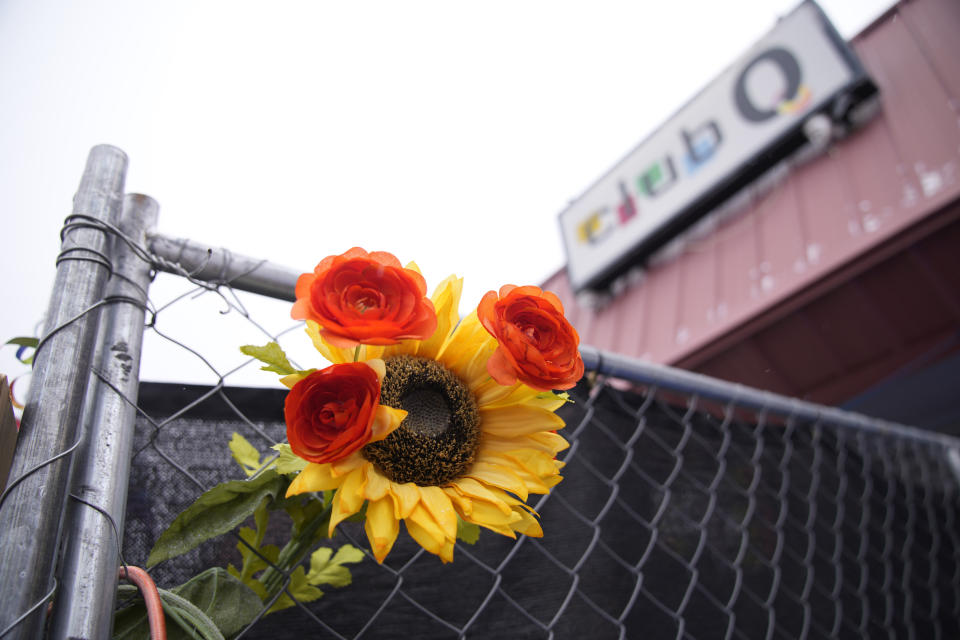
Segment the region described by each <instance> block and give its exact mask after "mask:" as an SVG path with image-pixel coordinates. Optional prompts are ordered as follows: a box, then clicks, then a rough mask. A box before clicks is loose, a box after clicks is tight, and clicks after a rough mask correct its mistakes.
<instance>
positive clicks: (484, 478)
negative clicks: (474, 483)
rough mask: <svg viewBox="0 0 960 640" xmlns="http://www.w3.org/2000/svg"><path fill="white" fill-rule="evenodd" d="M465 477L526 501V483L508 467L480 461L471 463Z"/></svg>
mask: <svg viewBox="0 0 960 640" xmlns="http://www.w3.org/2000/svg"><path fill="white" fill-rule="evenodd" d="M466 475H467V477H470V478H474V479H476V480H480V481H481V482H483V483H485V484H488V485H491V486H494V487H499V488H500V489H504V490H506V491H509V492H511V493H515V494H516V495H518V496H520V499H521V500H526V499H527V496H528V492H527V485H526V483H525V482H524V481H523V480H521V479H520V477H519V476H518V475H517V474H516V473H514V472H513V470H512V469H511V468H510V467H506V466H501V465H498V464H491V463H489V462H484V461H482V460H480V461H477V462H474V463H473V466H471V467H470V469H469V470H468V471H467V473H466Z"/></svg>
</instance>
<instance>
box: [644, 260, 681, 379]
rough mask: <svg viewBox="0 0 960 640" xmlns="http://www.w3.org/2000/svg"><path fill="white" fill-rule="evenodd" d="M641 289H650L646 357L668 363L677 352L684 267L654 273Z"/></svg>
mask: <svg viewBox="0 0 960 640" xmlns="http://www.w3.org/2000/svg"><path fill="white" fill-rule="evenodd" d="M641 286H645V287H648V288H649V289H650V290H649V291H648V292H647V295H648V296H649V299H650V300H655V301H656V302H655V303H653V304H652V306H651V307H650V311H651V313H650V314H648V317H647V328H646V332H647V345H646V350H645V351H646V353H647V354H648V357H649V358H650V359H652V360H653V361H654V362H664V361H665V360H666V359H667V358H669V357H670V354H671V353H673V352H674V351H675V350H676V338H677V307H678V301H679V294H680V292H679V287H680V264H679V262H678V261H677V260H671V261H670V262H668V263H666V264H663V265H659V266H658V267H656V268H655V269H651V270H650V277H649V278H647V281H646V282H644V283H643V284H642V285H641Z"/></svg>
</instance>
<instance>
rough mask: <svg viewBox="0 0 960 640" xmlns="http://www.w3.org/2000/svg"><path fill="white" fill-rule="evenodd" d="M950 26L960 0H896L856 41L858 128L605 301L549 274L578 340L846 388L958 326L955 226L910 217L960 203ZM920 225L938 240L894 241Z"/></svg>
mask: <svg viewBox="0 0 960 640" xmlns="http://www.w3.org/2000/svg"><path fill="white" fill-rule="evenodd" d="M958 34H960V2H957V1H956V0H914V1H910V2H902V3H900V4H898V5H897V6H896V7H894V8H893V9H892V10H891V11H890V12H888V13H887V14H885V15H884V16H883V17H882V18H881V19H880V20H878V21H877V22H876V23H875V24H873V25H871V26H870V27H869V28H868V29H866V30H865V31H864V32H863V33H861V34H860V35H859V36H857V37H856V38H854V39H853V41H852V43H851V44H852V46H853V48H854V50H855V51H856V52H857V54H858V55H859V56H860V58H861V60H862V62H863V64H864V66H865V67H866V68H867V70H868V72H869V73H870V75H871V76H872V77H873V79H874V80H875V82H876V83H877V85H878V86H879V88H880V96H881V97H880V101H881V106H882V109H881V112H880V114H879V115H878V116H877V117H875V118H874V119H873V120H872V121H871V122H870V123H868V124H867V125H866V126H865V127H864V128H863V129H862V130H860V131H858V132H856V133H854V134H853V135H852V136H850V137H849V138H848V139H846V140H843V141H841V142H839V143H837V144H835V145H834V146H833V147H832V148H831V149H830V150H829V151H828V152H827V153H826V154H825V155H823V156H821V157H820V158H817V159H815V160H813V161H811V162H808V163H806V164H802V165H797V166H793V167H790V169H789V170H788V171H787V172H786V174H785V175H784V176H783V177H781V178H779V184H777V185H776V186H774V187H773V188H772V189H768V190H767V191H766V192H765V193H764V194H763V195H756V194H753V195H752V196H751V198H749V199H748V204H747V205H746V206H745V207H744V208H743V209H742V210H740V211H738V212H736V213H734V214H728V217H727V218H726V219H725V220H723V221H720V222H717V223H716V228H715V229H714V230H713V231H712V232H711V233H709V234H706V235H702V237H699V238H697V239H690V240H688V241H687V242H686V243H685V245H684V246H683V249H682V250H681V251H680V252H679V253H678V254H677V255H675V256H673V257H672V258H670V257H666V256H661V257H660V259H654V260H653V261H652V262H651V265H652V266H650V267H649V268H648V269H647V271H646V275H645V278H644V279H643V280H642V281H641V282H640V283H638V284H633V285H631V286H628V287H627V288H626V290H625V291H623V292H622V293H620V294H619V295H618V296H617V297H616V298H615V299H614V300H613V301H612V302H611V303H610V304H609V305H608V306H607V307H606V308H604V309H602V310H600V311H593V310H589V309H586V308H581V307H578V305H577V303H576V302H575V300H574V297H573V294H572V291H571V290H570V288H569V286H568V284H567V280H566V274H565V272H563V271H561V272H559V273H558V274H556V275H555V276H554V277H552V278H551V279H550V280H549V281H548V282H547V283H545V286H546V287H547V288H550V289H552V290H555V291H557V292H558V294H559V295H560V297H561V298H562V299H563V300H564V304H565V305H566V306H567V307H568V310H569V315H570V317H571V320H572V321H573V322H574V323H575V325H576V326H577V328H578V330H579V331H580V334H581V339H582V341H583V342H584V343H587V344H591V345H594V346H597V347H599V348H604V349H610V350H614V351H617V352H620V353H624V354H628V355H635V356H641V357H645V358H649V359H652V360H654V361H657V362H664V363H669V364H680V365H682V366H687V367H689V368H697V369H700V370H703V371H704V372H706V373H713V374H723V375H722V376H721V377H726V378H730V379H736V380H740V381H743V382H747V383H751V384H756V385H757V386H761V387H766V388H770V389H775V390H778V391H784V392H792V393H796V394H801V395H802V394H811V393H819V392H818V391H816V390H818V389H819V390H821V391H822V390H824V389H828V388H832V389H833V390H834V391H836V390H837V389H841V388H843V389H846V390H848V391H849V390H850V389H853V390H855V389H856V387H857V385H858V384H862V381H863V380H868V379H871V376H872V377H875V376H876V375H878V374H876V371H881V370H882V369H883V367H884V366H887V365H889V364H890V363H893V362H900V361H902V359H903V358H904V357H907V355H909V354H911V353H915V350H916V349H917V348H919V345H922V344H927V343H928V342H929V341H931V340H934V339H935V337H936V336H939V335H943V333H944V331H949V330H950V329H951V327H952V328H956V327H958V326H960V299H958V291H960V274H958V272H960V269H958V265H957V258H956V257H955V255H954V254H955V253H960V251H957V250H956V247H960V242H958V240H960V238H956V236H958V235H960V231H958V230H957V228H958V225H955V224H952V223H949V221H947V222H944V223H943V224H939V225H938V224H930V225H927V226H923V225H921V224H920V223H921V222H925V221H928V220H929V219H935V218H937V217H938V216H945V217H946V218H951V219H952V217H953V216H954V215H955V214H954V213H951V211H953V208H952V207H951V206H950V205H951V203H954V202H957V201H958V200H960V35H958ZM750 200H752V201H750ZM921 228H924V229H926V228H929V230H930V231H929V232H930V233H939V234H946V236H945V237H941V238H939V240H937V241H934V242H927V243H924V244H922V246H923V247H924V248H923V249H922V250H921V249H919V248H917V247H919V246H921V245H919V244H917V243H918V242H922V241H923V238H922V235H920V236H917V237H912V238H911V240H910V242H906V241H904V242H901V243H900V244H899V245H897V247H898V248H896V249H891V248H890V247H891V246H892V245H891V243H893V242H895V241H896V240H897V239H898V238H902V237H905V234H907V233H908V232H913V231H916V230H917V229H921ZM948 238H955V240H954V241H953V242H952V244H951V243H950V242H949V241H948ZM911 244H912V246H913V248H912V249H910V248H909V247H910V246H911ZM884 247H886V248H884ZM951 247H952V248H953V249H952V251H951ZM881 248H884V249H882V251H881ZM896 251H905V252H906V255H907V256H909V257H906V258H903V259H899V258H897V259H894V258H893V257H892V256H895V254H896ZM871 256H873V257H871ZM881 260H886V261H887V262H886V263H884V264H882V265H880V264H878V263H879V262H881ZM891 292H896V293H895V295H893V294H891ZM864 318H868V320H864ZM748 343H749V344H748ZM884 362H885V363H887V365H883V364H882V363H884ZM871 372H873V373H871ZM838 376H839V377H838ZM844 376H845V378H844ZM834 391H831V392H830V393H833V394H834V395H835V393H834ZM828 395H829V394H828ZM830 399H836V398H830Z"/></svg>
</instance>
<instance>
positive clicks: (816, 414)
mask: <svg viewBox="0 0 960 640" xmlns="http://www.w3.org/2000/svg"><path fill="white" fill-rule="evenodd" d="M580 354H581V355H582V356H583V362H584V365H585V367H586V369H587V370H588V371H596V372H597V373H600V374H603V375H607V376H611V377H614V378H622V379H624V380H628V381H630V382H632V383H635V384H643V385H648V386H655V387H657V388H659V389H665V390H671V391H681V392H685V393H690V394H696V395H698V396H701V397H705V398H709V399H711V400H716V401H720V402H730V403H733V404H735V405H737V406H741V407H749V408H752V409H755V410H761V411H764V410H765V411H775V412H777V413H781V414H783V415H786V416H790V417H793V418H800V419H806V420H826V421H829V422H831V423H833V424H836V425H838V426H842V427H848V428H853V429H860V430H862V431H869V432H873V433H878V434H883V435H888V436H900V437H903V438H907V439H911V440H918V441H924V442H929V443H931V444H938V445H941V446H944V447H947V448H950V449H957V448H960V438H957V437H955V436H951V435H948V434H945V433H938V432H932V431H927V430H925V429H920V428H917V427H911V426H908V425H904V424H899V423H896V422H889V421H886V420H881V419H879V418H874V417H871V416H866V415H863V414H860V413H854V412H852V411H845V410H843V409H837V408H835V407H828V406H826V405H821V404H816V403H814V402H807V401H805V400H800V399H798V398H791V397H789V396H783V395H779V394H776V393H773V392H771V391H763V390H761V389H755V388H753V387H748V386H745V385H742V384H737V383H733V382H727V381H725V380H718V379H716V378H711V377H709V376H705V375H703V374H699V373H694V372H692V371H686V370H684V369H677V368H674V367H668V366H666V365H662V364H656V363H653V362H648V361H646V360H640V359H639V358H631V357H629V356H624V355H620V354H617V353H610V352H606V351H601V350H600V349H596V348H594V347H590V346H587V345H581V346H580Z"/></svg>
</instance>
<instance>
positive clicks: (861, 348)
mask: <svg viewBox="0 0 960 640" xmlns="http://www.w3.org/2000/svg"><path fill="white" fill-rule="evenodd" d="M851 309H856V310H858V311H859V313H851V312H850V310H851ZM805 312H806V314H807V317H808V318H809V321H810V322H811V323H812V325H813V326H814V327H816V329H817V331H818V332H819V333H820V336H821V337H822V339H823V340H824V342H826V344H827V345H828V346H829V348H830V350H831V351H832V352H833V354H834V356H835V357H836V358H837V360H838V361H839V362H840V363H841V364H842V366H843V367H844V368H845V369H847V370H852V369H856V368H858V367H861V366H863V365H865V364H866V363H867V362H870V361H871V360H874V359H875V358H877V357H878V356H882V355H883V354H884V352H886V351H890V350H892V349H894V348H895V345H896V344H897V339H898V336H897V333H896V331H895V330H894V329H893V328H892V327H890V325H889V323H888V322H887V321H886V319H885V318H884V317H883V316H882V315H881V314H880V313H879V310H878V309H876V308H875V307H874V302H873V300H872V299H871V298H870V297H868V296H867V294H866V293H865V292H864V291H863V290H862V288H861V287H859V286H857V285H856V284H855V283H848V284H845V285H843V286H841V287H838V288H836V289H834V290H833V291H831V292H829V293H827V294H826V295H824V296H823V297H821V298H819V299H818V300H817V301H816V302H815V303H813V304H811V305H809V306H808V307H807V308H806V310H805Z"/></svg>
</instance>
